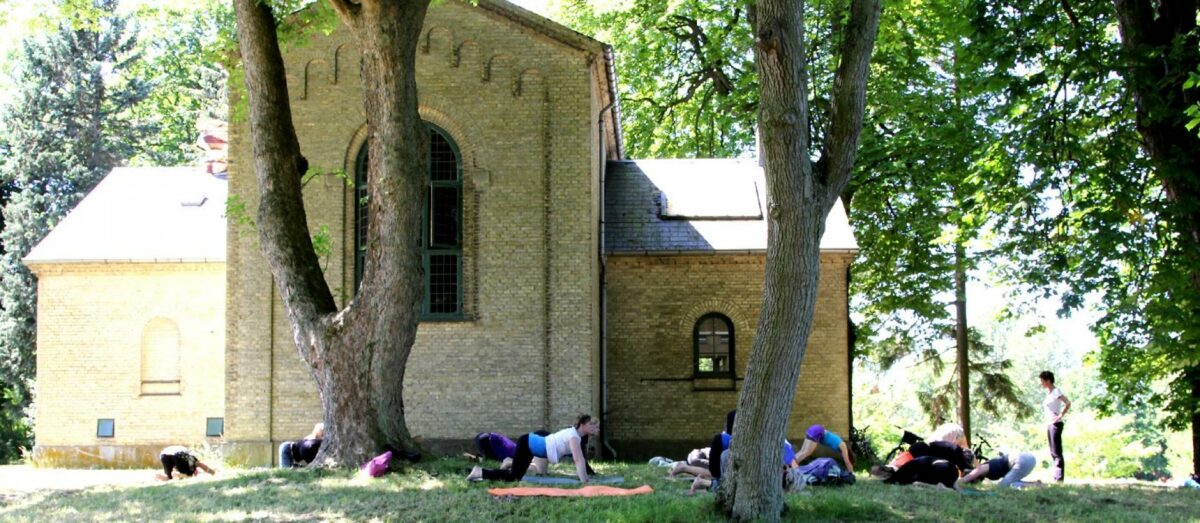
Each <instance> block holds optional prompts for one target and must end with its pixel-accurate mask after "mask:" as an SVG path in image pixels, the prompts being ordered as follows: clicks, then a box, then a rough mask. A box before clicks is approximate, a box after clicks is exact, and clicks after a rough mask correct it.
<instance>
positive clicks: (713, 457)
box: [688, 410, 796, 494]
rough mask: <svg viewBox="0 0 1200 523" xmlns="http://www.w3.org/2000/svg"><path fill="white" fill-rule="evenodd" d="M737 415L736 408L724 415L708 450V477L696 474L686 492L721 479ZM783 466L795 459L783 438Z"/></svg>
mask: <svg viewBox="0 0 1200 523" xmlns="http://www.w3.org/2000/svg"><path fill="white" fill-rule="evenodd" d="M736 415H737V410H731V411H729V413H728V414H726V415H725V430H724V431H722V432H718V433H717V434H716V435H715V436H713V439H712V444H711V445H710V448H711V451H710V452H709V460H708V470H709V474H710V477H708V478H706V477H703V476H699V475H698V476H696V479H694V480H692V488H691V489H689V490H688V494H693V493H695V492H696V491H697V490H701V489H706V488H715V487H716V485H717V484H719V483H720V481H721V474H722V471H723V467H725V466H727V465H725V464H726V463H728V462H729V458H728V457H725V454H727V453H728V452H729V445H730V443H732V442H733V420H734V417H735V416H736ZM782 453H783V464H782V466H783V468H786V467H787V466H788V465H790V464H791V463H792V461H793V460H794V459H795V456H796V452H795V450H794V449H793V448H792V444H791V442H789V441H788V440H786V439H785V440H783V447H782Z"/></svg>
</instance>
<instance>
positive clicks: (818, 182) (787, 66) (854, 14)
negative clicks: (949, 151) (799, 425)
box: [716, 0, 881, 521]
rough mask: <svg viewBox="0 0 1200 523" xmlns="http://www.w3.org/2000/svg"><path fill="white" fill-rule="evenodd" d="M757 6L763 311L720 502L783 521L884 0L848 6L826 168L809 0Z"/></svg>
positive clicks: (739, 513) (740, 516) (742, 515)
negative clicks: (784, 466)
mask: <svg viewBox="0 0 1200 523" xmlns="http://www.w3.org/2000/svg"><path fill="white" fill-rule="evenodd" d="M752 5H753V4H752ZM752 9H753V13H754V16H753V17H752V19H753V29H754V36H755V50H754V51H755V57H756V62H757V67H758V73H759V81H760V85H761V98H760V104H759V121H760V125H761V129H762V135H763V144H762V146H763V157H764V159H765V166H766V167H765V168H766V175H767V194H768V204H767V217H768V220H769V221H768V223H769V228H768V244H767V264H766V275H765V281H764V286H763V302H762V312H761V315H760V317H759V323H758V328H757V331H756V334H755V340H754V347H753V348H752V350H751V353H750V354H751V355H750V362H749V366H748V367H747V370H746V380H745V381H744V382H743V388H742V392H741V394H740V396H739V400H738V416H737V419H736V421H735V425H734V434H735V435H737V438H735V439H734V441H733V443H732V446H731V449H730V452H731V462H730V469H729V470H728V471H727V473H726V474H724V475H723V478H724V481H722V483H721V488H720V491H719V492H718V495H717V499H716V502H717V504H718V507H719V508H721V509H722V510H724V511H726V512H727V513H729V514H730V515H731V516H732V518H733V519H734V520H737V521H749V520H760V519H762V520H768V521H776V520H778V519H779V518H780V517H781V513H782V509H783V497H782V488H781V482H780V472H781V469H780V465H781V464H780V461H779V456H780V455H779V452H780V445H781V442H782V441H783V439H784V436H785V433H786V429H787V420H788V415H789V413H790V412H791V409H792V399H793V397H794V395H795V392H796V383H797V380H798V379H799V375H800V365H801V363H802V362H803V361H804V352H805V348H806V346H807V343H808V336H809V334H810V333H811V331H812V315H813V310H814V308H815V305H816V298H817V291H818V281H819V277H820V274H819V270H820V242H821V236H822V234H823V233H824V228H825V217H826V215H828V213H829V210H830V209H831V208H832V206H833V204H834V202H835V201H836V199H837V197H838V195H839V194H840V193H841V191H842V190H843V189H844V188H845V186H846V183H847V182H848V181H849V178H850V171H851V169H852V168H853V164H854V158H855V154H856V152H857V149H858V139H859V133H860V131H861V128H862V117H863V116H862V115H863V107H864V105H865V100H866V81H867V71H868V67H867V66H868V63H869V61H870V56H871V50H872V48H873V47H874V42H875V34H876V32H877V29H878V26H879V14H880V9H881V5H880V1H879V0H854V1H853V4H852V6H851V14H850V20H849V23H848V24H847V25H846V26H845V35H844V36H843V38H842V40H841V41H842V42H843V44H842V49H841V63H840V65H839V67H838V71H837V73H836V76H835V80H834V87H833V97H834V98H833V104H832V109H831V115H830V118H831V127H830V131H829V134H828V136H827V139H826V141H825V147H824V148H823V151H822V155H821V157H822V164H821V166H820V167H819V168H815V167H816V166H814V165H813V163H812V162H811V160H810V158H811V143H810V139H811V137H810V135H809V133H808V129H809V108H808V103H807V97H808V71H807V64H806V63H805V58H804V56H805V47H804V46H805V38H804V21H803V10H804V3H803V2H793V1H789V0H763V1H759V2H757V5H753V6H752Z"/></svg>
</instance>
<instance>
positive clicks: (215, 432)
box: [204, 418, 225, 438]
mask: <svg viewBox="0 0 1200 523" xmlns="http://www.w3.org/2000/svg"><path fill="white" fill-rule="evenodd" d="M224 434H225V418H208V420H207V421H206V422H205V428H204V435H205V436H206V437H209V438H219V437H221V436H222V435H224Z"/></svg>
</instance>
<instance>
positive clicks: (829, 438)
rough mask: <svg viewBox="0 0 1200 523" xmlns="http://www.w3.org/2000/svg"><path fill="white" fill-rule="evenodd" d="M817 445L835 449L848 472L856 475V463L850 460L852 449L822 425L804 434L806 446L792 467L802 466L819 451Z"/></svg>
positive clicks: (815, 426) (801, 448)
mask: <svg viewBox="0 0 1200 523" xmlns="http://www.w3.org/2000/svg"><path fill="white" fill-rule="evenodd" d="M817 445H824V446H825V447H828V448H830V449H833V451H834V452H838V453H840V454H841V455H842V461H843V462H844V463H845V465H846V470H847V471H849V472H850V473H851V474H853V473H854V462H852V461H851V460H850V447H849V446H848V445H846V442H845V441H842V437H841V436H838V435H837V434H834V433H833V432H831V431H828V430H825V427H824V426H822V425H813V426H811V427H809V428H808V431H806V432H805V433H804V445H801V446H800V452H799V453H797V454H796V459H795V461H793V462H792V466H793V467H798V466H800V464H801V463H803V462H804V460H806V459H808V457H809V456H811V455H812V453H813V452H814V451H816V450H817Z"/></svg>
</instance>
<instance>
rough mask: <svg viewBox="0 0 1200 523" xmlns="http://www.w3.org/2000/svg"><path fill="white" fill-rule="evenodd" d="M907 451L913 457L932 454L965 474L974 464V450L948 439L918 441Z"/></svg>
mask: <svg viewBox="0 0 1200 523" xmlns="http://www.w3.org/2000/svg"><path fill="white" fill-rule="evenodd" d="M908 452H909V453H911V454H912V456H913V457H914V458H920V457H924V456H932V457H934V458H937V459H944V460H946V461H949V462H950V464H951V465H954V468H956V469H958V471H959V473H960V474H965V473H966V472H967V471H968V470H971V469H972V468H974V464H975V453H974V452H971V451H970V450H969V449H964V448H962V447H960V446H958V445H955V444H954V443H950V442H948V441H933V442H930V443H926V442H924V441H918V442H916V443H913V444H912V446H910V447H909V449H908Z"/></svg>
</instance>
